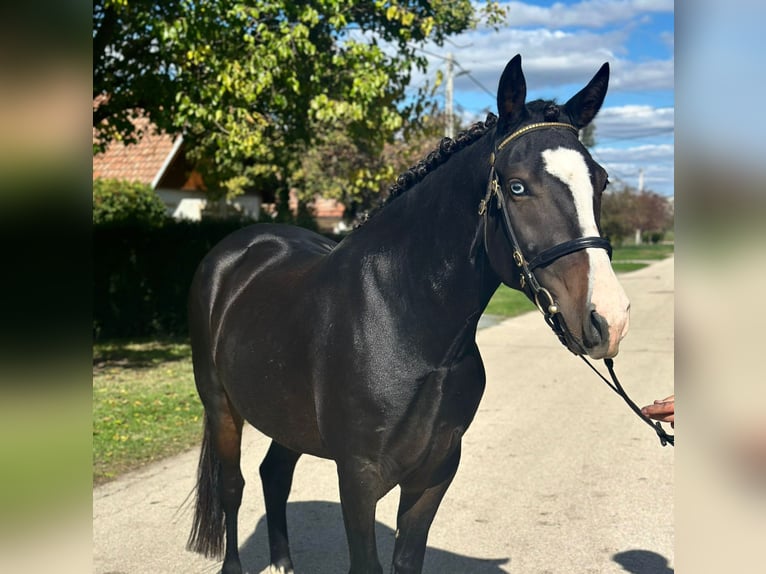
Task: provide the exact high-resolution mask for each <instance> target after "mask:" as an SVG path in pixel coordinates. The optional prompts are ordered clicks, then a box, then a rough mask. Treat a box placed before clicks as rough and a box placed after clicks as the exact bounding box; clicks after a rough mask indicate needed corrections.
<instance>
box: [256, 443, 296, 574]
mask: <svg viewBox="0 0 766 574" xmlns="http://www.w3.org/2000/svg"><path fill="white" fill-rule="evenodd" d="M300 456H301V453H299V452H295V451H292V450H290V449H288V448H286V447H284V446H282V445H281V444H279V443H277V442H273V441H272V443H271V446H270V447H269V451H268V452H267V453H266V457H265V458H264V459H263V462H262V463H261V466H260V474H261V484H262V485H263V497H264V500H265V501H266V523H267V525H268V530H269V551H270V554H271V568H270V571H271V572H279V573H284V574H290V573H292V572H293V561H292V559H291V558H290V544H289V542H288V538H287V512H286V510H287V497H288V495H289V494H290V487H291V486H292V483H293V472H294V471H295V465H296V463H297V462H298V458H300Z"/></svg>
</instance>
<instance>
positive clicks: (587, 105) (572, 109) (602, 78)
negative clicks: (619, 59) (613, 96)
mask: <svg viewBox="0 0 766 574" xmlns="http://www.w3.org/2000/svg"><path fill="white" fill-rule="evenodd" d="M608 87H609V62H607V63H605V64H604V65H603V66H601V69H600V70H599V71H598V72H596V75H595V76H593V79H591V81H590V82H588V85H587V86H585V87H584V88H583V89H582V90H580V91H579V92H577V93H576V94H575V95H574V96H572V98H571V99H570V100H569V101H568V102H567V103H566V104H564V109H565V110H566V111H567V113H568V114H569V117H570V118H572V122H573V123H574V125H575V127H577V128H578V129H580V128H584V127H585V126H587V125H588V124H589V123H590V122H591V121H592V120H593V118H595V117H596V114H597V113H598V111H599V110H600V109H601V104H603V103H604V98H605V97H606V90H607V88H608Z"/></svg>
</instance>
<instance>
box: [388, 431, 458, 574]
mask: <svg viewBox="0 0 766 574" xmlns="http://www.w3.org/2000/svg"><path fill="white" fill-rule="evenodd" d="M459 462H460V446H459V445H458V447H457V449H456V450H455V451H454V452H453V453H452V455H451V456H450V458H449V459H447V460H446V461H445V462H444V464H443V465H442V467H441V469H440V472H439V474H438V475H437V476H436V477H434V482H435V484H433V485H432V486H429V487H428V488H422V487H418V486H410V485H407V484H402V493H401V497H400V499H399V511H398V513H397V519H396V543H395V546H394V560H393V564H392V566H391V572H392V573H393V574H420V572H421V571H422V570H423V559H424V558H425V552H426V542H427V541H428V530H429V529H430V528H431V523H432V522H433V520H434V517H435V516H436V511H437V510H438V509H439V505H440V504H441V501H442V498H444V494H445V493H446V492H447V489H448V488H449V485H450V484H451V483H452V479H453V478H454V477H455V472H457V467H458V463H459Z"/></svg>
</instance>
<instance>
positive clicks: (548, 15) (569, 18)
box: [504, 0, 674, 28]
mask: <svg viewBox="0 0 766 574" xmlns="http://www.w3.org/2000/svg"><path fill="white" fill-rule="evenodd" d="M504 5H505V6H506V7H507V8H508V23H509V24H510V25H512V26H556V27H559V28H563V27H580V28H603V27H605V26H609V25H612V24H619V23H623V22H628V21H631V20H636V19H638V18H641V17H642V16H644V15H646V14H649V13H652V12H673V9H674V8H673V0H616V1H615V0H585V1H584V2H579V3H577V4H563V3H561V2H556V3H555V4H553V5H552V6H536V5H532V4H525V3H523V2H507V3H504Z"/></svg>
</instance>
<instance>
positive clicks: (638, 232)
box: [634, 167, 644, 245]
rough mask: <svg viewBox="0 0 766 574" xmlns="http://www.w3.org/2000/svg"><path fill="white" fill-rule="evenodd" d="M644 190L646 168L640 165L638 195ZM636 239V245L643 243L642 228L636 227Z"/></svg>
mask: <svg viewBox="0 0 766 574" xmlns="http://www.w3.org/2000/svg"><path fill="white" fill-rule="evenodd" d="M643 191H644V168H643V167H640V168H638V195H641V193H642V192H643ZM634 240H635V243H636V245H641V243H642V241H641V230H640V229H636V234H635V236H634Z"/></svg>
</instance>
